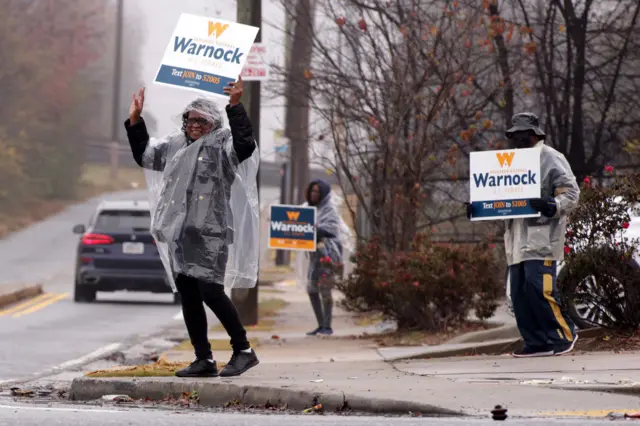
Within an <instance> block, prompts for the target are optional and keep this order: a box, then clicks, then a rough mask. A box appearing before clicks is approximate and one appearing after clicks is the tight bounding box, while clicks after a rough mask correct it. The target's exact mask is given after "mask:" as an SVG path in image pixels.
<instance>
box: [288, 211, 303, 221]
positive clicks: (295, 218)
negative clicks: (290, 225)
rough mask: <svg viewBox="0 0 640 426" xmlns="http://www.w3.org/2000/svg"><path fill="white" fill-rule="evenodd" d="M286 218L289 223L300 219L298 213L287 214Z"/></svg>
mask: <svg viewBox="0 0 640 426" xmlns="http://www.w3.org/2000/svg"><path fill="white" fill-rule="evenodd" d="M287 217H288V218H289V220H290V221H293V222H295V221H297V220H298V218H299V217H300V212H287Z"/></svg>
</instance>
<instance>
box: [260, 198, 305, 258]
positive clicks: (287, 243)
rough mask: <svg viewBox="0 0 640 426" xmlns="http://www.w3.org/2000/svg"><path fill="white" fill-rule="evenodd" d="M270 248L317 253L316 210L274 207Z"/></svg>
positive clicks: (299, 207) (270, 230)
mask: <svg viewBox="0 0 640 426" xmlns="http://www.w3.org/2000/svg"><path fill="white" fill-rule="evenodd" d="M269 248H270V249H281V250H301V251H316V208H315V207H302V206H286V205H272V206H271V222H270V223H269Z"/></svg>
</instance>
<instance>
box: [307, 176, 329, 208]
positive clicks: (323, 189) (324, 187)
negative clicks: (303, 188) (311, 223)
mask: <svg viewBox="0 0 640 426" xmlns="http://www.w3.org/2000/svg"><path fill="white" fill-rule="evenodd" d="M314 185H318V187H319V188H320V200H319V201H318V203H317V204H312V203H311V188H313V186H314ZM330 193H331V185H329V184H328V183H327V182H325V181H323V180H322V179H318V180H314V181H313V182H311V183H310V184H309V186H308V187H307V202H308V203H309V205H310V206H316V205H320V204H322V202H323V201H325V200H326V199H327V197H328V196H329V194H330Z"/></svg>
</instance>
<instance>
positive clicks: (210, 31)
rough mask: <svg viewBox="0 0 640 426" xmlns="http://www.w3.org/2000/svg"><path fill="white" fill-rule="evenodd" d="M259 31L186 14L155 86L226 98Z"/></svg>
mask: <svg viewBox="0 0 640 426" xmlns="http://www.w3.org/2000/svg"><path fill="white" fill-rule="evenodd" d="M258 31H259V29H258V28H256V27H251V26H248V25H243V24H238V23H237V22H230V21H224V20H222V19H213V18H206V17H202V16H197V15H190V14H187V13H183V14H182V15H180V19H179V20H178V24H177V25H176V29H175V30H174V32H173V35H172V36H171V40H169V45H168V46H167V50H166V51H165V53H164V57H163V58H162V63H161V64H160V68H159V69H158V73H157V75H156V79H155V82H156V83H158V84H166V85H169V86H174V87H179V88H183V89H188V90H197V91H204V92H207V93H210V94H213V95H218V96H224V97H225V98H226V97H227V95H225V94H224V88H225V87H226V86H227V85H228V84H229V83H230V82H232V81H236V80H237V78H238V76H239V75H240V73H241V72H242V68H243V66H244V63H245V60H246V59H247V56H248V54H249V52H250V51H251V46H252V45H253V40H254V39H255V38H256V35H257V34H258Z"/></svg>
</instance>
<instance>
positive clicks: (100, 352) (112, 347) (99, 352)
mask: <svg viewBox="0 0 640 426" xmlns="http://www.w3.org/2000/svg"><path fill="white" fill-rule="evenodd" d="M121 347H122V343H111V344H109V345H106V346H103V347H101V348H100V349H96V350H95V351H93V352H91V353H90V354H87V355H85V356H83V357H80V358H76V359H72V360H71V361H67V362H63V363H62V364H60V365H57V366H55V367H53V370H64V369H67V368H71V367H75V366H78V365H82V364H88V363H89V362H91V361H94V360H97V359H100V358H102V357H103V356H105V355H107V354H109V353H111V352H114V351H117V350H118V349H120V348H121Z"/></svg>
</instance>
